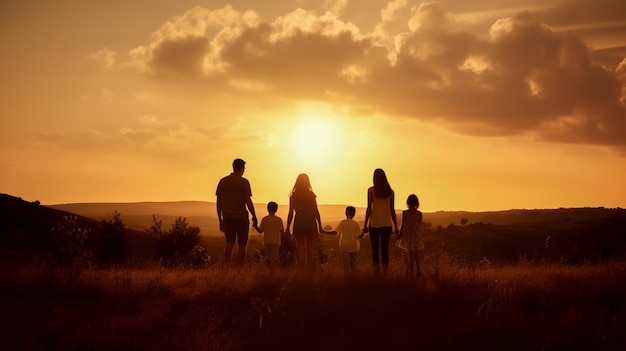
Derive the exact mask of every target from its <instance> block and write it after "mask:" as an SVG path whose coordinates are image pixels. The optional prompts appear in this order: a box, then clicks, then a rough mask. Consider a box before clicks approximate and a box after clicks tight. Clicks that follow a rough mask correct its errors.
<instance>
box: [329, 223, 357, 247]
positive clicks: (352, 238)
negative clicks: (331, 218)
mask: <svg viewBox="0 0 626 351" xmlns="http://www.w3.org/2000/svg"><path fill="white" fill-rule="evenodd" d="M335 230H336V231H337V233H339V234H341V237H340V238H339V248H340V249H341V250H342V251H345V252H357V251H359V250H360V249H361V242H360V240H359V235H361V226H360V225H359V222H357V221H355V220H354V219H351V218H346V219H344V220H343V221H341V222H339V225H338V226H337V229H335Z"/></svg>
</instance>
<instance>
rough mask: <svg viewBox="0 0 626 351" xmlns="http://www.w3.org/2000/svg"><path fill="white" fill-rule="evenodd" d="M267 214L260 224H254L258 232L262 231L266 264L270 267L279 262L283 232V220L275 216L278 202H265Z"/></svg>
mask: <svg viewBox="0 0 626 351" xmlns="http://www.w3.org/2000/svg"><path fill="white" fill-rule="evenodd" d="M267 211H268V212H269V214H268V215H267V216H265V217H263V219H261V224H260V225H259V226H255V229H256V230H257V232H259V233H263V245H264V246H265V250H266V251H267V265H268V266H269V267H270V268H274V267H276V266H278V264H279V263H280V237H281V236H282V235H283V233H284V232H285V228H284V227H283V220H282V219H281V218H280V217H278V216H276V212H277V211H278V204H277V203H276V202H274V201H271V202H270V203H268V204H267Z"/></svg>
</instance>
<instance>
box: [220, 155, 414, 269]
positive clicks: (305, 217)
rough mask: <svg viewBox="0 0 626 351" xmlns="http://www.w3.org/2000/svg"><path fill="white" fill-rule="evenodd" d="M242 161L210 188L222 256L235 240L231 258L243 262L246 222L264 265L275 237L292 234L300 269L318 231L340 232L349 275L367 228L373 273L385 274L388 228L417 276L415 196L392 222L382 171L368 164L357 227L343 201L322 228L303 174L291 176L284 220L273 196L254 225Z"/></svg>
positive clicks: (275, 250) (309, 261)
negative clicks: (339, 214)
mask: <svg viewBox="0 0 626 351" xmlns="http://www.w3.org/2000/svg"><path fill="white" fill-rule="evenodd" d="M245 164H246V162H245V161H244V160H242V159H239V158H238V159H235V160H234V161H233V164H232V166H233V172H232V173H231V174H229V175H227V176H225V177H224V178H222V179H220V181H219V183H218V185H217V190H216V196H217V201H216V208H217V216H218V219H219V226H220V231H222V232H223V233H224V236H225V238H226V249H225V252H224V261H225V263H226V264H230V263H231V261H232V255H233V250H234V247H235V243H237V244H238V255H237V262H236V263H237V264H239V265H241V264H243V263H244V262H245V258H246V247H247V243H248V236H249V230H250V218H249V215H252V227H253V228H255V229H256V230H257V231H258V232H259V233H263V245H264V246H265V248H266V252H267V260H268V265H269V266H270V267H272V268H273V267H276V266H277V265H278V262H279V248H280V245H281V237H282V236H283V234H285V235H286V236H288V237H291V236H293V238H295V240H296V243H297V244H296V248H297V252H296V257H297V264H298V267H299V268H301V269H302V270H303V271H306V272H309V273H310V272H313V271H314V267H316V264H317V262H316V257H315V254H314V253H315V251H314V245H315V240H316V239H317V238H318V237H319V235H320V234H340V235H341V236H340V239H339V249H340V250H341V252H342V260H343V263H344V275H345V276H346V277H354V276H355V274H356V265H357V256H358V251H359V249H360V239H361V238H362V237H363V236H364V235H365V234H367V233H369V238H370V243H371V247H372V265H373V269H374V273H375V274H376V275H377V276H382V277H386V276H387V272H388V267H389V242H390V239H391V235H392V233H393V234H395V235H396V237H397V241H396V246H397V247H399V248H400V249H402V250H405V251H406V252H407V255H406V256H407V267H406V273H407V275H408V276H411V277H413V276H416V277H419V276H421V267H420V257H419V251H420V250H422V249H423V248H424V245H423V243H422V239H421V228H422V213H421V212H420V211H419V210H418V208H419V200H418V198H417V196H416V195H414V194H411V195H409V197H408V198H407V207H408V209H407V210H405V211H403V212H402V222H401V226H400V229H399V228H398V223H397V218H396V211H395V207H394V206H395V194H394V191H393V189H392V187H391V185H390V184H389V181H388V180H387V175H386V174H385V171H384V170H382V169H380V168H378V169H376V170H374V176H373V185H372V186H371V187H369V188H368V189H367V210H366V212H365V221H364V223H363V229H361V228H360V225H359V223H358V222H357V221H355V220H354V217H355V215H356V209H355V207H353V206H348V207H346V219H344V220H343V221H341V222H340V223H339V224H338V225H337V228H336V229H335V230H332V231H327V230H325V229H324V227H323V226H322V220H321V217H320V212H319V210H318V206H317V199H316V197H317V196H316V195H315V193H314V192H313V188H312V186H311V181H310V179H309V176H308V175H307V174H304V173H302V174H300V175H298V177H297V178H296V182H295V184H294V186H293V189H292V191H291V193H290V194H289V213H288V215H287V225H286V226H283V220H282V219H281V218H280V217H278V216H277V215H276V212H277V210H278V205H277V203H276V202H273V201H272V202H270V203H268V206H267V210H268V215H267V216H265V217H263V218H262V220H261V223H260V225H259V223H258V220H257V216H256V212H255V210H254V205H253V203H252V190H251V187H250V182H249V181H248V180H247V179H246V178H244V177H243V174H244V171H245Z"/></svg>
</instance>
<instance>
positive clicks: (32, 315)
mask: <svg viewBox="0 0 626 351" xmlns="http://www.w3.org/2000/svg"><path fill="white" fill-rule="evenodd" d="M361 259H362V260H361V263H360V265H359V270H360V272H359V273H360V274H359V276H358V277H357V278H356V279H352V280H345V279H344V278H343V272H342V270H341V265H340V264H339V263H338V262H331V263H330V264H329V265H327V266H325V267H323V268H324V269H323V271H319V272H317V273H316V274H315V275H314V276H313V277H310V276H307V275H304V274H303V273H301V272H299V271H297V270H293V269H284V270H275V271H270V270H268V269H267V268H266V267H265V266H264V265H262V264H250V265H248V266H245V267H242V268H224V267H215V266H214V267H211V268H208V269H201V270H186V269H163V268H160V267H154V268H144V269H127V268H105V269H84V270H82V271H80V274H75V273H71V274H69V273H68V271H67V268H59V267H56V268H49V267H48V266H47V265H45V264H37V263H33V264H31V265H25V266H21V267H19V268H14V269H12V270H5V271H4V272H3V274H2V276H1V277H0V298H1V299H0V349H2V350H78V349H81V350H112V349H115V350H148V349H149V350H174V349H175V350H191V349H195V350H198V349H200V350H265V349H267V350H342V349H352V350H359V349H367V350H369V349H375V348H378V349H382V350H387V349H389V350H416V349H428V350H450V349H464V350H468V349H469V350H572V349H580V350H623V349H626V340H625V339H624V336H623V331H624V330H626V313H625V312H626V311H625V305H624V302H625V299H626V281H625V280H624V277H626V262H623V261H610V262H602V263H588V264H584V265H576V266H567V265H563V264H558V263H541V264H530V263H524V264H518V265H506V266H495V265H491V264H489V263H487V262H483V263H482V264H480V265H475V266H463V265H460V264H457V263H456V262H455V260H454V259H453V258H451V257H447V256H444V255H430V256H427V257H425V259H424V272H425V274H424V276H422V278H420V279H418V280H409V279H406V278H405V276H404V268H403V266H402V264H403V263H402V261H401V258H398V257H396V258H394V260H393V261H392V262H391V266H390V272H389V277H388V278H387V279H380V278H375V277H374V276H373V275H372V274H371V268H370V265H369V264H368V262H367V260H366V259H365V258H364V257H361Z"/></svg>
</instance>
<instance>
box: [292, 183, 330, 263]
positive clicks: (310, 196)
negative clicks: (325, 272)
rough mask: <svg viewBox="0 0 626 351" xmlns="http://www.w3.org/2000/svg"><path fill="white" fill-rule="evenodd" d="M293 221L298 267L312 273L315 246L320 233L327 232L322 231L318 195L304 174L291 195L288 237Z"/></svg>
mask: <svg viewBox="0 0 626 351" xmlns="http://www.w3.org/2000/svg"><path fill="white" fill-rule="evenodd" d="M294 212H295V218H294ZM292 220H293V236H294V237H295V238H296V242H297V247H298V254H297V257H298V266H299V267H300V268H306V269H307V270H308V271H309V272H312V271H313V268H314V262H315V257H314V254H313V244H314V242H315V239H316V238H317V237H318V235H319V233H325V231H324V229H322V221H321V219H320V212H319V210H318V208H317V200H316V195H315V193H314V192H313V189H312V188H311V182H310V180H309V176H308V175H306V174H304V173H302V174H300V175H298V178H296V183H295V184H294V186H293V190H292V191H291V194H290V195H289V214H288V215H287V229H286V232H287V235H290V234H291V232H290V228H291V222H292Z"/></svg>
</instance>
